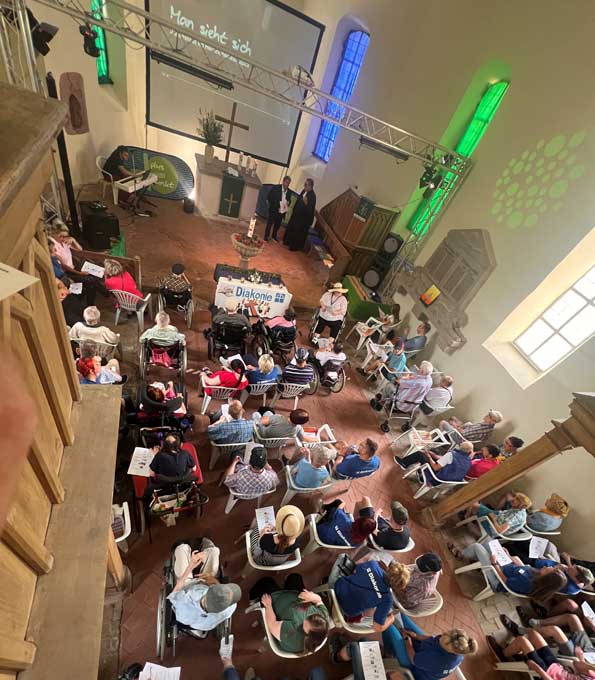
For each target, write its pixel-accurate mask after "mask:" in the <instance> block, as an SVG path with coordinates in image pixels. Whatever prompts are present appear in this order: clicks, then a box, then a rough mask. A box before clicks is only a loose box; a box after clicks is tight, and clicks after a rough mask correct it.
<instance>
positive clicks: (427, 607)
mask: <svg viewBox="0 0 595 680" xmlns="http://www.w3.org/2000/svg"><path fill="white" fill-rule="evenodd" d="M394 600H395V604H396V605H397V607H398V609H399V611H400V612H401V613H403V614H405V615H406V616H409V617H410V618H418V619H421V618H422V617H424V616H433V615H434V614H436V613H438V612H439V611H440V610H441V609H442V605H443V604H444V599H443V598H442V595H440V593H439V592H438V591H437V590H435V591H434V592H433V593H432V594H431V595H430V596H429V597H426V599H425V600H423V601H422V602H420V603H419V604H418V605H417V606H416V607H413V608H412V609H407V608H406V607H404V606H403V605H402V604H401V603H400V602H399V600H398V599H397V598H396V597H395V598H394Z"/></svg>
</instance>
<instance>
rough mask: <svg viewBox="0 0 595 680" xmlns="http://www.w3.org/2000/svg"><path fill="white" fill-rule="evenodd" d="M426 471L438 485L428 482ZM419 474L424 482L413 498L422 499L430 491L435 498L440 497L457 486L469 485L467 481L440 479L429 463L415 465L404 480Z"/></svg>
mask: <svg viewBox="0 0 595 680" xmlns="http://www.w3.org/2000/svg"><path fill="white" fill-rule="evenodd" d="M426 471H427V472H428V474H429V475H430V477H431V478H432V479H433V480H434V481H436V482H438V484H436V485H432V484H431V483H430V482H429V481H428V479H427V477H426V475H425V472H426ZM417 472H420V473H421V479H422V480H423V481H422V482H421V483H420V487H419V489H418V490H417V491H416V492H415V493H414V494H413V498H416V499H417V498H421V497H422V496H423V495H424V494H426V493H428V491H433V492H434V495H435V496H440V495H442V494H444V493H446V492H447V491H450V489H454V488H455V487H456V486H463V485H464V484H467V482H466V481H462V482H445V481H443V480H442V479H438V477H436V473H435V472H434V470H432V468H431V467H430V464H429V463H424V464H423V465H413V466H412V467H411V469H410V470H407V472H406V473H405V474H404V475H403V479H406V478H407V477H410V476H411V475H413V474H416V473H417Z"/></svg>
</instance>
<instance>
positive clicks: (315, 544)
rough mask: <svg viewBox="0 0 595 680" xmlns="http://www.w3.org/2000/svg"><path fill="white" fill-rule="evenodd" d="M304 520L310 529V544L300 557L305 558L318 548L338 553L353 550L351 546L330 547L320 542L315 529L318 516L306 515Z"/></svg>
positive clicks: (315, 514) (328, 544)
mask: <svg viewBox="0 0 595 680" xmlns="http://www.w3.org/2000/svg"><path fill="white" fill-rule="evenodd" d="M306 519H307V522H308V527H309V529H310V542H309V543H308V545H307V546H306V547H305V548H304V550H303V551H302V555H303V556H304V557H306V555H310V554H312V553H313V552H314V551H315V550H318V548H326V549H327V550H335V551H338V552H348V551H349V550H354V548H353V546H350V545H331V544H330V543H323V542H322V541H321V540H320V537H319V536H318V529H317V527H316V521H317V520H319V519H320V515H319V514H317V513H314V514H312V515H308V517H307V518H306ZM352 519H353V517H352Z"/></svg>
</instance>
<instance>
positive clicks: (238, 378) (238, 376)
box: [199, 359, 248, 397]
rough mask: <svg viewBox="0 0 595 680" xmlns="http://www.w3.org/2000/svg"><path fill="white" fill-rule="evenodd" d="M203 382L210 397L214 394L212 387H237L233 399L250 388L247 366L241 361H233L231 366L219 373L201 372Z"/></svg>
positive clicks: (223, 368)
mask: <svg viewBox="0 0 595 680" xmlns="http://www.w3.org/2000/svg"><path fill="white" fill-rule="evenodd" d="M199 375H200V377H201V382H204V384H205V385H206V387H205V388H204V391H205V394H208V395H209V396H210V395H211V394H212V393H213V391H212V390H211V389H209V386H210V387H235V388H236V389H235V391H234V392H233V393H232V397H237V396H238V395H239V394H240V392H241V391H242V390H243V389H245V388H246V387H247V386H248V378H247V377H246V366H245V364H244V362H243V361H242V360H241V359H233V360H232V361H230V362H229V366H222V367H221V368H220V369H219V370H218V371H215V372H214V373H211V372H210V371H207V370H206V369H203V370H202V371H201V372H200V374H199Z"/></svg>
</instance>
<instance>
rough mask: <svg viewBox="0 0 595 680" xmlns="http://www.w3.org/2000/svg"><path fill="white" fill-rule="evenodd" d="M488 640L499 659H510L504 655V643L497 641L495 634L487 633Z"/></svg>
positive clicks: (504, 660) (503, 660)
mask: <svg viewBox="0 0 595 680" xmlns="http://www.w3.org/2000/svg"><path fill="white" fill-rule="evenodd" d="M486 640H487V641H488V645H489V646H490V649H491V650H492V652H494V654H495V655H496V658H497V659H498V661H502V662H506V661H508V659H507V658H506V657H505V656H504V649H503V647H502V645H500V644H498V642H496V638H495V637H494V636H493V635H486Z"/></svg>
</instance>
